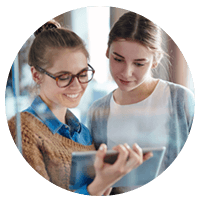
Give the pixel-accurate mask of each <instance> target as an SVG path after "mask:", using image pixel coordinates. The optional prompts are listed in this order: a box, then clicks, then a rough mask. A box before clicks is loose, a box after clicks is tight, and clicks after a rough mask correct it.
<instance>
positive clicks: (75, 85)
mask: <svg viewBox="0 0 200 200" xmlns="http://www.w3.org/2000/svg"><path fill="white" fill-rule="evenodd" d="M69 87H70V88H80V87H81V83H80V82H79V80H78V78H77V77H74V78H73V79H72V80H71V83H70V84H69Z"/></svg>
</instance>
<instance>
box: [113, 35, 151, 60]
mask: <svg viewBox="0 0 200 200" xmlns="http://www.w3.org/2000/svg"><path fill="white" fill-rule="evenodd" d="M110 50H111V53H112V52H115V51H116V53H118V54H120V55H122V56H123V57H125V58H133V59H139V58H142V57H148V58H149V57H151V56H153V53H152V52H151V51H150V50H149V49H148V48H147V47H146V46H144V45H142V44H141V43H139V42H137V41H129V40H125V39H118V40H116V41H114V42H113V43H112V44H111V46H110Z"/></svg>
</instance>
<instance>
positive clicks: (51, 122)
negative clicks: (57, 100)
mask: <svg viewBox="0 0 200 200" xmlns="http://www.w3.org/2000/svg"><path fill="white" fill-rule="evenodd" d="M31 107H32V109H33V110H34V111H35V112H36V114H37V117H39V118H40V119H41V120H42V121H43V123H44V124H45V125H46V126H47V127H48V128H49V129H50V130H51V132H52V133H53V134H55V133H56V132H58V130H59V129H60V128H61V127H62V126H63V123H62V122H60V121H59V120H58V119H57V118H56V116H55V115H54V114H53V113H52V111H51V110H50V109H49V107H48V106H47V105H46V104H45V103H44V101H42V99H41V98H40V97H39V96H37V97H36V98H35V100H34V101H33V103H32V104H31Z"/></svg>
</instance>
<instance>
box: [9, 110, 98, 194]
mask: <svg viewBox="0 0 200 200" xmlns="http://www.w3.org/2000/svg"><path fill="white" fill-rule="evenodd" d="M15 121H16V117H13V118H11V119H10V120H9V121H8V126H9V129H10V132H11V134H12V137H13V139H14V141H15V142H16V122H15ZM21 134H22V154H23V157H24V158H25V159H26V161H27V162H28V163H29V164H30V165H31V166H32V167H33V168H34V169H35V170H36V171H37V172H38V173H39V174H40V175H42V176H43V177H44V178H46V179H47V180H49V181H50V182H52V183H54V184H55V185H57V186H59V187H61V188H64V189H67V190H69V179H70V167H71V153H72V152H73V151H89V150H95V148H94V145H90V146H84V145H81V144H79V143H77V142H74V141H72V140H70V139H68V138H66V137H63V136H61V135H59V134H57V133H56V134H55V135H54V134H52V132H51V131H50V130H49V128H48V127H47V126H46V125H44V124H43V123H42V122H40V121H39V120H38V119H37V118H36V117H34V116H33V115H32V114H30V113H28V112H22V113H21Z"/></svg>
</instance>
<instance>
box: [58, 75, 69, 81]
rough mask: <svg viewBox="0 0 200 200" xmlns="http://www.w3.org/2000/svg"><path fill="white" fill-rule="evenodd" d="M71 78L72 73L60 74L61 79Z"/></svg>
mask: <svg viewBox="0 0 200 200" xmlns="http://www.w3.org/2000/svg"><path fill="white" fill-rule="evenodd" d="M70 78H71V75H70V74H62V75H60V76H59V80H61V81H65V80H69V79H70Z"/></svg>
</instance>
